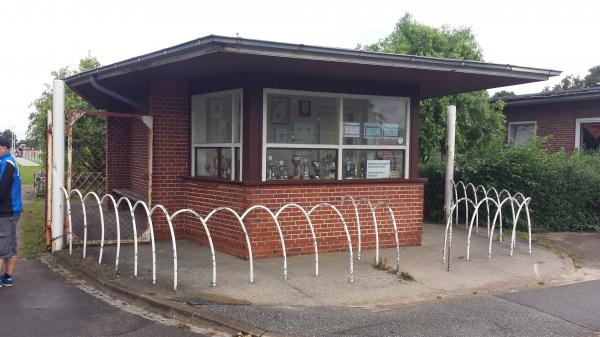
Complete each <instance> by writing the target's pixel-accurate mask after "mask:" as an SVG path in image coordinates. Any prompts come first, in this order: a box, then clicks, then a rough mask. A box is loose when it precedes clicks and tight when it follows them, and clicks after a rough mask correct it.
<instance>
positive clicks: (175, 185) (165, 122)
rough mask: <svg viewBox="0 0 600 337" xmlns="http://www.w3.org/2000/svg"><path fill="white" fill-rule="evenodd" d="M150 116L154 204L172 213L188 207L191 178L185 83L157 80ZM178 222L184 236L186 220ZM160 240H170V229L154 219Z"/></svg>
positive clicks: (154, 83) (151, 88)
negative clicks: (188, 178) (186, 188)
mask: <svg viewBox="0 0 600 337" xmlns="http://www.w3.org/2000/svg"><path fill="white" fill-rule="evenodd" d="M148 108H149V109H148V110H149V113H150V114H151V115H152V116H153V117H154V141H153V146H154V148H153V159H154V160H153V167H152V170H153V174H152V204H153V205H155V204H161V205H163V206H165V207H166V208H167V209H168V210H169V211H171V212H172V211H174V210H178V209H180V208H183V207H184V206H185V205H186V202H185V194H184V188H183V187H184V181H183V177H184V176H188V175H189V166H188V162H189V159H188V155H189V128H190V121H189V116H190V98H189V95H188V88H187V84H186V83H185V82H181V81H154V82H153V83H152V84H151V86H150V95H149V100H148ZM181 219H182V220H178V221H175V223H174V226H175V227H176V231H177V232H178V233H183V231H184V225H183V219H185V218H181ZM153 223H154V226H155V231H156V235H157V237H158V238H169V237H170V234H169V232H168V227H167V224H166V222H165V221H164V219H163V218H162V217H160V216H155V218H153Z"/></svg>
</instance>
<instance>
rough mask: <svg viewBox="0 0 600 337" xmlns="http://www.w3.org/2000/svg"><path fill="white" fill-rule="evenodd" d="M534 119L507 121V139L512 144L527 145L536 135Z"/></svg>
mask: <svg viewBox="0 0 600 337" xmlns="http://www.w3.org/2000/svg"><path fill="white" fill-rule="evenodd" d="M536 128H537V124H536V122H535V121H527V122H510V123H508V141H509V143H511V144H513V145H527V144H529V143H531V141H532V140H533V138H535V135H536Z"/></svg>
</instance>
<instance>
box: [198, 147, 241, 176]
mask: <svg viewBox="0 0 600 337" xmlns="http://www.w3.org/2000/svg"><path fill="white" fill-rule="evenodd" d="M236 160H237V158H236ZM231 172H232V170H231V148H196V176H204V177H216V178H223V179H231Z"/></svg>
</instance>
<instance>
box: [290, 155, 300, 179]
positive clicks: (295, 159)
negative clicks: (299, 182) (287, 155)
mask: <svg viewBox="0 0 600 337" xmlns="http://www.w3.org/2000/svg"><path fill="white" fill-rule="evenodd" d="M290 161H291V162H292V164H293V165H294V177H293V178H294V179H298V178H300V173H299V172H298V165H300V163H301V162H302V158H300V156H299V155H298V154H297V153H295V154H294V155H293V156H292V159H291V160H290Z"/></svg>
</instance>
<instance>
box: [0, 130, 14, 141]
mask: <svg viewBox="0 0 600 337" xmlns="http://www.w3.org/2000/svg"><path fill="white" fill-rule="evenodd" d="M0 136H2V137H4V138H6V139H8V140H11V139H12V137H13V132H12V130H11V129H5V130H4V131H2V132H0Z"/></svg>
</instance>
